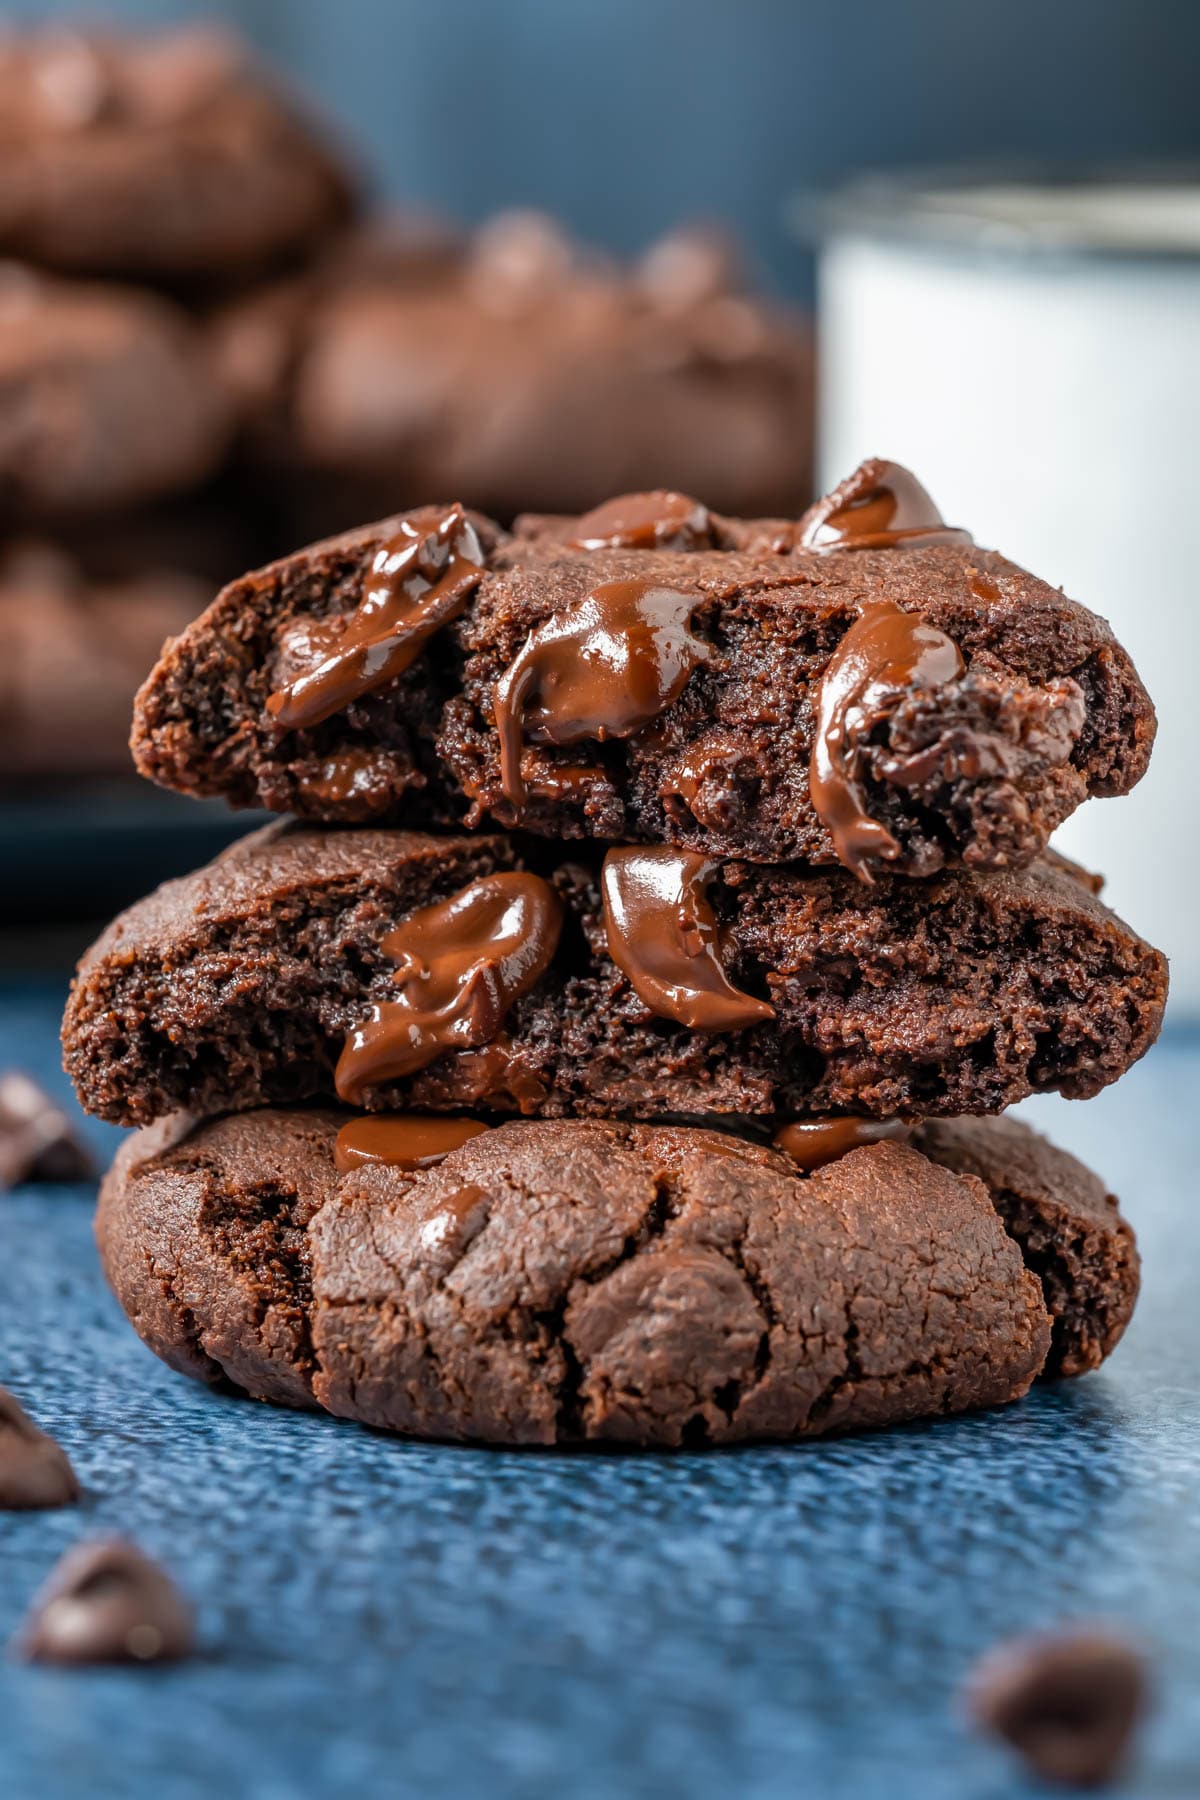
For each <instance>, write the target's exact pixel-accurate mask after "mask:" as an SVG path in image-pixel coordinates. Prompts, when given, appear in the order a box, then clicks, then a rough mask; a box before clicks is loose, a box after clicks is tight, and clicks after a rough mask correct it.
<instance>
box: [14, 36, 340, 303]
mask: <svg viewBox="0 0 1200 1800" xmlns="http://www.w3.org/2000/svg"><path fill="white" fill-rule="evenodd" d="M349 207H350V193H349V187H348V183H347V179H346V175H345V173H344V171H343V169H342V167H341V164H340V162H339V161H338V159H337V158H336V156H335V155H334V154H333V153H332V152H331V150H330V148H329V146H328V145H327V144H326V143H325V141H324V140H323V138H322V136H321V135H320V133H319V132H317V131H316V130H315V129H314V127H313V125H312V124H311V123H310V122H309V121H307V120H305V119H302V118H301V117H300V116H299V115H298V113H297V111H296V109H295V107H294V105H293V103H292V101H291V100H290V99H289V98H288V97H287V96H285V95H284V94H283V93H281V92H280V91H279V90H278V89H277V88H276V87H275V86H274V84H273V83H272V82H271V81H270V80H269V79H268V78H267V77H266V76H265V75H263V74H262V73H261V72H259V71H258V70H256V69H255V68H254V67H253V65H252V64H251V62H250V61H249V59H248V57H247V54H246V52H245V50H244V48H243V47H242V46H241V45H240V44H239V43H238V42H237V40H236V39H234V38H232V37H231V36H230V35H229V34H228V33H227V32H224V31H221V30H219V29H215V28H213V27H211V26H201V27H198V28H184V29H180V30H175V31H171V32H161V33H157V34H152V35H144V36H134V35H130V34H125V35H122V34H118V33H115V32H111V31H108V32H97V31H87V32H83V31H79V30H76V29H63V28H61V27H49V28H46V29H44V30H35V31H27V32H25V33H19V32H12V33H6V34H5V37H4V40H3V42H2V43H0V255H5V256H17V257H23V258H27V259H28V260H29V261H31V262H35V263H40V264H44V265H46V266H47V267H50V268H56V269H62V270H65V271H70V272H72V273H76V274H92V275H118V276H137V277H145V278H149V279H152V280H156V281H157V280H162V281H167V282H183V283H195V282H197V281H199V282H203V283H205V284H211V283H213V282H215V281H220V280H223V279H228V278H233V277H239V278H240V277H244V276H246V275H247V274H250V273H252V272H254V271H256V270H259V269H262V268H264V267H267V266H269V265H270V264H272V263H275V262H277V261H278V260H279V259H280V257H283V256H289V255H293V254H296V253H299V252H300V251H302V250H304V249H306V248H307V247H308V246H310V245H311V244H313V243H314V242H315V241H317V240H319V239H320V238H321V237H322V236H323V234H324V233H326V232H327V231H328V230H329V229H330V228H331V227H333V226H334V225H336V224H337V223H338V222H339V221H340V220H341V219H342V218H343V217H344V216H345V215H346V213H347V212H348V210H349Z"/></svg>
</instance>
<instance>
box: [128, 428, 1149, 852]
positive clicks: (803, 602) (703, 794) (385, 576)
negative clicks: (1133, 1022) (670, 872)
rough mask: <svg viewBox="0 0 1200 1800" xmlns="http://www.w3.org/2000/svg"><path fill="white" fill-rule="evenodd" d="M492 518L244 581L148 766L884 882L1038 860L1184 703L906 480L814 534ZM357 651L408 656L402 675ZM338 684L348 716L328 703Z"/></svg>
mask: <svg viewBox="0 0 1200 1800" xmlns="http://www.w3.org/2000/svg"><path fill="white" fill-rule="evenodd" d="M847 493H848V494H849V497H848V498H847ZM839 495H840V496H841V500H840V504H835V505H832V506H831V502H838V500H839ZM922 514H924V517H922V516H921V515H922ZM462 516H463V515H462V513H461V509H457V508H433V507H431V508H425V509H423V510H421V511H420V512H416V513H411V514H406V515H403V516H401V517H398V518H393V519H390V520H385V521H383V522H382V523H380V524H378V525H374V526H368V527H365V528H363V529H362V530H361V531H358V532H353V533H350V534H347V535H346V536H343V537H341V538H335V539H330V540H328V541H326V542H323V543H320V544H316V545H313V546H311V547H310V548H309V549H307V550H303V551H300V552H298V553H297V554H296V555H295V556H292V557H288V558H286V559H284V560H283V561H282V562H278V563H275V564H272V565H271V566H270V567H269V568H266V569H262V570H258V571H256V572H255V573H254V574H252V575H248V576H246V577H245V578H244V579H242V580H241V581H237V582H234V583H232V584H231V585H230V586H229V587H227V588H226V589H225V590H224V592H223V593H222V594H221V595H220V596H219V597H218V598H217V600H216V601H215V602H214V603H213V604H212V606H210V607H209V609H208V610H207V612H205V613H204V614H203V615H202V616H201V618H200V619H198V620H197V621H196V623H195V625H194V626H193V627H192V628H191V629H190V630H189V631H188V632H186V633H185V634H184V635H183V637H182V638H181V639H180V640H179V641H178V642H177V643H176V644H174V645H172V646H171V647H170V648H169V650H168V652H167V654H166V655H165V657H164V658H163V660H162V661H161V662H160V663H159V665H158V667H157V668H156V669H155V670H154V672H153V673H152V675H151V676H150V679H149V680H148V682H147V683H146V686H145V687H144V689H143V691H142V693H141V695H140V696H139V700H138V707H137V715H136V720H135V726H134V739H133V745H134V754H135V758H136V760H137V763H138V767H139V768H140V769H141V771H142V773H143V774H145V775H147V776H149V777H150V778H151V779H152V780H156V781H159V782H161V783H163V784H164V785H165V786H168V787H175V788H178V789H181V790H182V791H184V792H190V793H198V794H214V793H216V794H223V795H225V796H226V797H227V798H228V799H230V800H232V801H233V802H234V803H235V804H237V805H254V804H259V805H265V806H267V807H268V808H271V809H273V810H281V811H282V810H291V811H294V812H297V813H299V814H301V815H304V816H307V817H312V818H322V819H337V820H353V821H358V822H362V821H366V820H384V819H386V820H394V821H399V822H405V823H408V822H411V823H429V822H454V821H459V820H462V819H463V818H464V817H465V818H466V819H467V821H468V822H469V823H471V824H477V823H480V822H481V821H483V820H484V819H485V818H489V817H490V818H492V819H494V820H496V821H497V822H499V823H502V824H505V825H509V826H515V825H520V826H521V827H522V828H523V829H526V830H530V831H534V832H537V833H539V834H545V835H547V836H551V837H556V838H562V837H595V838H601V839H605V838H607V839H611V840H618V841H620V840H624V841H626V842H631V841H642V842H651V843H666V844H672V845H676V846H678V847H680V848H684V849H689V850H694V851H697V852H699V853H702V854H706V855H719V856H740V857H746V858H749V859H751V860H754V861H757V862H768V863H769V862H785V861H790V860H804V861H808V862H812V863H818V864H820V863H827V862H832V861H834V860H838V859H840V860H842V861H844V862H845V863H846V864H847V865H848V866H849V867H852V868H854V869H855V870H856V872H858V873H859V874H861V875H862V876H863V878H864V879H870V878H871V877H872V876H873V875H875V874H877V873H879V872H881V871H882V870H884V869H887V868H892V869H895V870H898V871H901V872H903V873H906V874H912V875H928V874H931V873H933V872H935V871H936V870H938V869H940V868H942V867H943V866H947V865H953V864H955V863H964V864H966V865H968V866H971V867H975V868H996V867H1006V866H1016V865H1019V864H1021V863H1024V862H1028V861H1029V860H1030V858H1031V857H1033V856H1034V855H1035V854H1037V852H1038V851H1039V850H1040V849H1041V848H1042V847H1043V846H1044V845H1045V843H1046V841H1047V839H1048V837H1049V834H1050V832H1051V830H1052V829H1053V828H1054V826H1055V825H1057V824H1058V823H1059V822H1060V821H1061V820H1062V819H1063V818H1065V817H1066V816H1067V814H1069V813H1070V812H1071V811H1072V810H1073V809H1074V808H1075V807H1076V806H1077V805H1078V804H1079V803H1080V802H1081V801H1082V800H1083V799H1085V798H1086V797H1087V796H1088V795H1089V794H1115V793H1123V792H1125V791H1127V790H1128V789H1129V788H1130V787H1132V785H1133V784H1134V782H1136V781H1137V780H1138V779H1139V778H1140V776H1141V775H1142V773H1143V772H1144V770H1145V767H1146V764H1147V762H1148V759H1149V755H1150V748H1151V745H1152V742H1153V736H1154V714H1153V709H1152V708H1151V706H1150V702H1149V700H1148V699H1147V697H1146V693H1145V691H1144V689H1143V687H1142V685H1141V683H1140V681H1139V680H1138V677H1137V675H1136V673H1135V671H1134V669H1133V667H1132V665H1131V663H1130V661H1129V658H1128V657H1127V656H1126V654H1125V652H1124V651H1123V650H1122V649H1121V648H1120V646H1119V645H1118V644H1117V643H1115V642H1114V640H1113V637H1112V634H1111V632H1110V631H1109V629H1108V627H1107V626H1106V625H1105V624H1104V622H1103V621H1102V620H1101V619H1098V618H1096V617H1095V615H1094V614H1092V613H1089V612H1088V611H1087V610H1086V609H1085V608H1084V607H1082V606H1079V605H1078V604H1076V603H1075V602H1074V601H1072V600H1068V599H1067V598H1066V597H1065V596H1064V595H1063V594H1061V593H1060V592H1059V591H1058V590H1057V589H1054V588H1051V587H1048V586H1047V585H1046V584H1045V583H1044V582H1041V581H1038V580H1037V579H1036V578H1035V577H1034V576H1032V575H1029V574H1027V573H1026V572H1025V571H1024V570H1022V569H1019V568H1017V567H1016V566H1015V565H1014V564H1012V563H1010V562H1007V561H1006V560H1005V559H1004V558H1003V557H1002V556H1000V555H998V554H997V553H996V552H994V551H989V550H980V549H976V548H975V547H974V546H973V545H972V544H970V543H969V542H967V541H964V534H963V532H962V531H961V530H960V529H957V528H951V527H947V526H946V525H944V523H943V522H942V521H941V520H940V518H939V517H938V515H937V513H936V510H935V509H933V508H932V503H931V502H929V500H928V496H926V495H925V494H924V492H923V490H921V489H920V487H919V485H918V484H916V483H915V482H914V481H913V478H912V477H911V476H908V475H907V473H906V472H905V471H903V470H898V469H896V467H895V466H894V465H884V464H869V465H864V466H863V469H861V470H859V471H857V472H856V475H855V477H854V478H853V481H852V483H850V484H845V485H844V487H843V489H842V490H839V491H838V495H835V496H831V497H828V498H827V500H826V501H824V502H818V504H817V506H816V507H814V508H813V509H812V510H811V512H810V513H809V514H808V515H806V517H805V518H804V519H802V520H800V521H791V522H788V521H786V520H783V521H781V520H736V519H729V518H725V517H723V516H719V515H716V514H713V513H711V512H709V511H708V509H707V508H706V507H704V506H702V505H700V504H699V503H698V502H697V501H695V500H692V499H690V498H689V497H687V496H683V495H679V494H673V493H657V494H648V495H628V496H625V497H623V498H622V499H620V500H617V501H612V502H609V503H607V504H606V505H605V506H602V507H599V508H597V509H596V510H595V512H594V513H592V514H590V515H587V516H585V517H583V518H580V519H575V520H571V521H568V522H565V523H563V522H557V523H548V522H546V521H544V520H543V521H532V522H530V523H527V524H526V525H524V526H523V527H522V528H521V530H520V531H519V533H518V535H517V536H516V537H513V538H509V537H505V536H504V535H503V534H500V533H498V532H497V530H496V529H495V528H494V527H493V528H490V529H489V528H488V527H486V526H485V525H484V523H483V522H482V521H479V520H475V521H474V525H473V529H474V546H473V548H471V547H467V548H466V549H464V548H463V545H464V544H465V539H463V538H462V534H461V532H460V531H459V528H458V527H457V526H455V525H454V523H453V522H454V520H455V519H456V518H458V519H461V518H462ZM839 517H840V520H841V523H839V522H838V520H839ZM880 518H890V519H893V521H895V520H899V521H900V523H899V524H896V523H895V522H893V523H892V524H891V525H886V524H885V525H883V526H880V524H879V519H880ZM914 520H915V521H916V523H915V524H914V522H913V521H914ZM456 533H458V537H457V538H456V537H455V534H456ZM414 538H415V539H417V540H419V545H418V547H417V549H415V550H414V547H413V540H414ZM452 540H454V541H456V542H458V544H459V548H458V550H456V551H455V552H454V554H455V556H457V557H458V562H457V564H456V573H455V575H454V577H453V578H452V579H450V580H449V581H443V580H442V579H441V574H440V571H441V569H442V564H443V563H444V562H445V561H446V560H447V558H449V557H450V555H451V541H452ZM464 563H470V564H471V565H472V566H473V572H472V571H466V572H465V573H466V575H467V578H466V579H465V580H463V579H460V578H461V577H462V576H463V575H464ZM430 585H437V586H438V588H439V593H438V594H437V595H435V596H434V597H433V599H432V600H431V601H430V602H429V603H425V602H424V601H422V603H421V605H420V607H418V606H417V604H416V603H417V601H418V599H419V598H420V596H421V595H422V594H423V593H424V590H425V588H426V587H429V586H430ZM451 588H453V593H451V592H450V589H451ZM346 646H348V647H351V648H354V647H357V649H358V650H359V651H361V652H364V653H367V652H369V651H370V650H371V647H372V646H374V647H375V648H376V649H377V650H378V651H379V656H378V657H377V658H376V659H375V660H374V662H373V663H372V664H371V666H372V667H373V668H374V670H375V671H376V674H375V677H374V678H373V679H372V680H371V681H369V682H366V683H364V682H362V681H361V680H353V679H350V678H349V676H348V674H347V671H348V670H349V669H350V665H351V662H352V658H350V657H349V656H346V655H343V654H342V653H341V652H342V649H343V647H346ZM393 652H396V654H395V655H393ZM319 671H324V672H323V673H321V674H320V681H319V685H321V686H322V687H323V689H324V693H325V703H324V704H323V705H322V706H321V707H320V708H313V707H307V708H305V707H299V706H297V705H296V704H295V703H294V702H295V693H296V690H297V688H298V687H302V686H304V684H305V683H311V678H312V677H314V676H316V675H317V674H318V672H319ZM380 671H382V673H380ZM330 769H336V770H337V771H339V774H338V778H337V779H336V780H331V778H330V775H329V770H330Z"/></svg>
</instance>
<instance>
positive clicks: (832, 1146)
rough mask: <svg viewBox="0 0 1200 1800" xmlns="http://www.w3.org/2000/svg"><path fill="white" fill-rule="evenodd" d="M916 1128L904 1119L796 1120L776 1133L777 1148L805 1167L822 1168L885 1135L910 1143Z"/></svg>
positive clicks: (878, 1141)
mask: <svg viewBox="0 0 1200 1800" xmlns="http://www.w3.org/2000/svg"><path fill="white" fill-rule="evenodd" d="M912 1133H913V1128H912V1126H911V1125H909V1124H908V1123H907V1122H906V1121H905V1120H904V1119H795V1120H793V1122H792V1123H791V1124H790V1125H784V1126H783V1127H781V1129H780V1130H779V1131H777V1132H776V1133H775V1136H774V1139H773V1140H772V1141H773V1142H774V1145H775V1148H776V1149H777V1150H782V1151H784V1152H785V1153H786V1154H787V1155H788V1156H790V1157H791V1159H792V1161H793V1162H794V1163H796V1164H797V1165H798V1166H799V1167H800V1168H801V1169H820V1168H823V1167H824V1165H825V1164H826V1163H831V1162H837V1160H838V1158H839V1157H841V1156H848V1155H849V1153H850V1151H851V1150H861V1149H862V1147H863V1145H864V1144H878V1143H881V1142H882V1141H883V1140H884V1139H885V1138H886V1139H890V1140H891V1141H892V1142H894V1143H897V1144H907V1142H908V1140H909V1138H911V1136H912Z"/></svg>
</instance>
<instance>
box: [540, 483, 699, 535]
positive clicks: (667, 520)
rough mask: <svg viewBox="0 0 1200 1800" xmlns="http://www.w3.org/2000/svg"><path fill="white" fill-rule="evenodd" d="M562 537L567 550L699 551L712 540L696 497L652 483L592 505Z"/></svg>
mask: <svg viewBox="0 0 1200 1800" xmlns="http://www.w3.org/2000/svg"><path fill="white" fill-rule="evenodd" d="M567 541H568V543H569V545H570V547H571V549H572V550H698V549H700V548H701V547H702V546H704V545H708V544H711V543H712V521H711V520H710V518H709V513H708V508H707V507H706V506H702V505H701V503H700V501H699V500H693V499H692V498H691V497H690V495H688V494H676V493H673V492H672V491H670V490H669V489H666V488H656V489H654V491H653V492H651V493H648V494H619V495H618V496H617V498H616V499H615V500H606V501H605V502H604V504H603V506H597V507H594V508H593V509H592V511H591V512H590V513H584V515H583V517H582V518H581V519H579V520H578V521H577V522H576V525H575V530H574V532H573V533H572V535H571V537H570V538H569V539H568V540H567Z"/></svg>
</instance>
